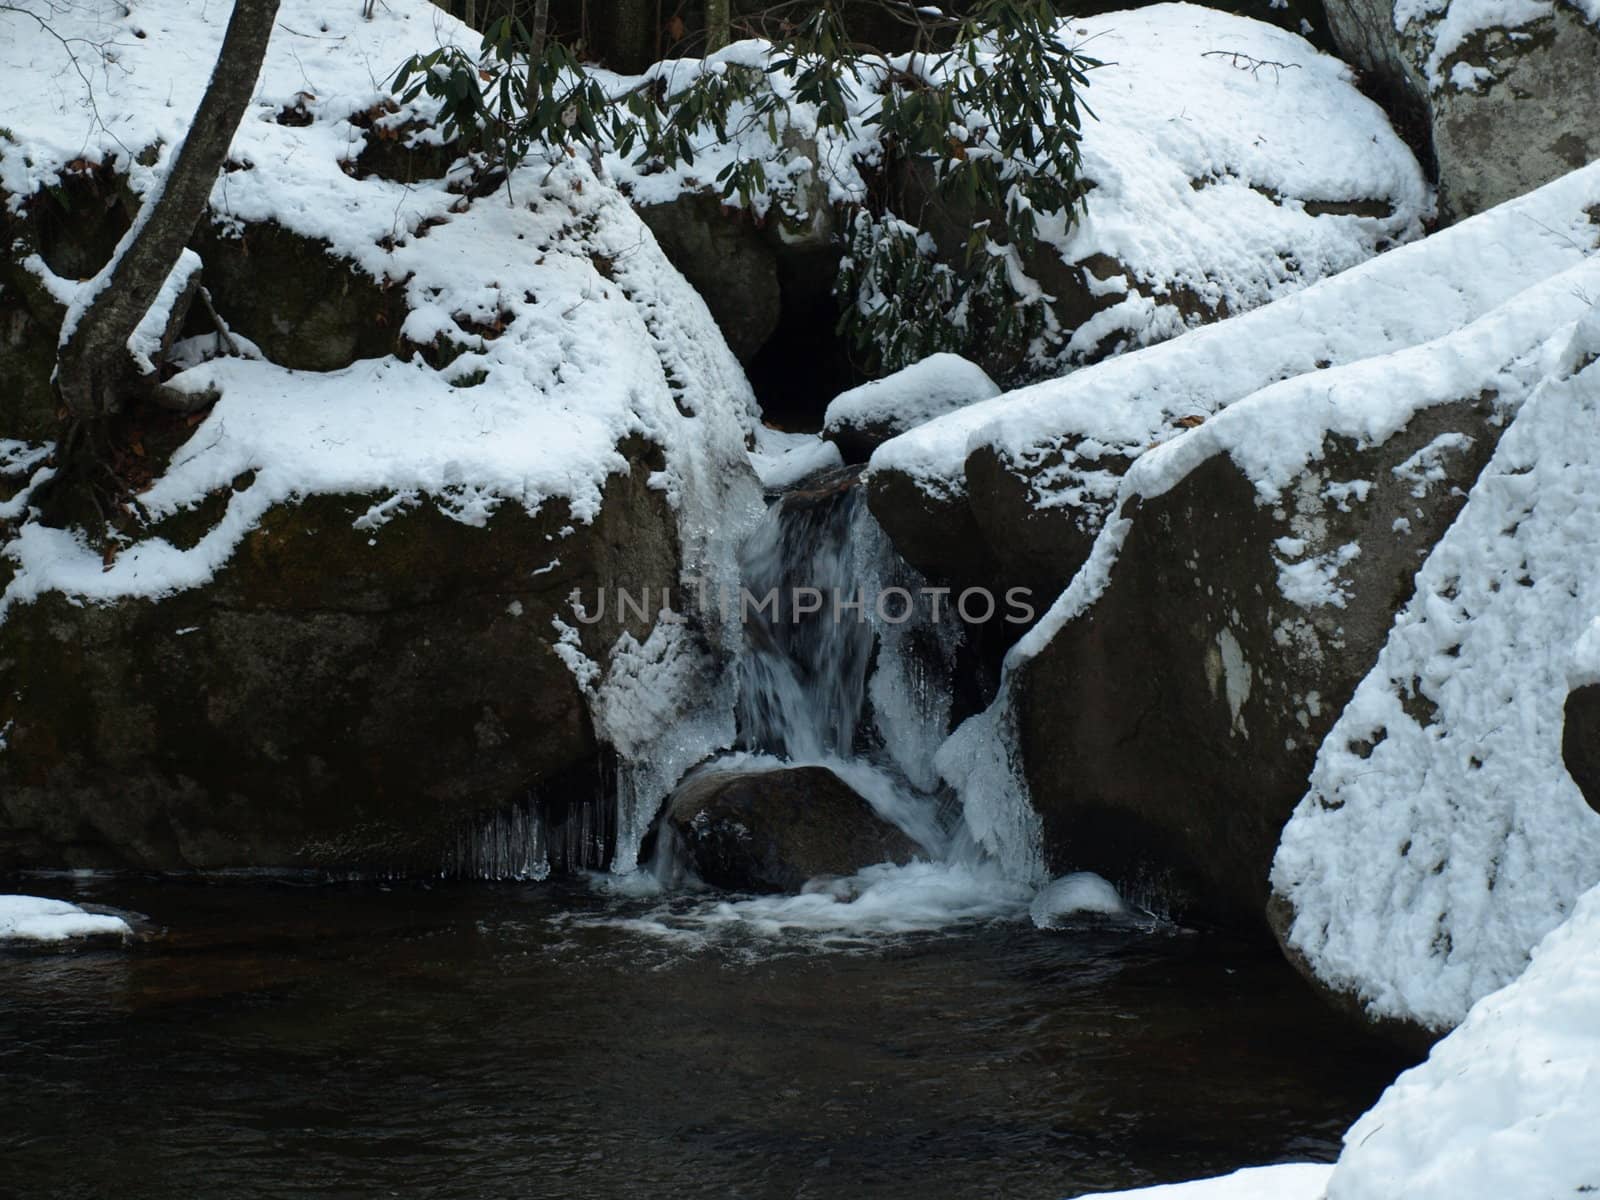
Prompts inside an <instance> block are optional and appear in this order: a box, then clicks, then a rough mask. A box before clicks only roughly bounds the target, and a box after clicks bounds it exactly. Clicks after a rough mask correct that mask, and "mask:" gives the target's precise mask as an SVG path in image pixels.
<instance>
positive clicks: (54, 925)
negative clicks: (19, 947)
mask: <svg viewBox="0 0 1600 1200" xmlns="http://www.w3.org/2000/svg"><path fill="white" fill-rule="evenodd" d="M118 934H120V935H122V936H124V937H128V936H131V935H132V934H133V930H132V929H130V928H129V927H128V923H127V922H126V921H124V920H123V919H122V918H121V917H113V916H109V915H106V914H102V913H90V912H85V911H84V910H83V909H81V908H79V907H78V906H77V905H76V904H68V903H67V902H66V901H65V900H47V899H45V898H44V897H43V896H0V943H3V942H6V941H13V940H14V941H27V942H63V941H66V940H67V939H68V938H80V937H105V936H108V935H118Z"/></svg>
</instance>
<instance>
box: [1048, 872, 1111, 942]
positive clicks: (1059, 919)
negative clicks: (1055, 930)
mask: <svg viewBox="0 0 1600 1200" xmlns="http://www.w3.org/2000/svg"><path fill="white" fill-rule="evenodd" d="M1127 911H1128V906H1127V904H1126V903H1124V902H1123V899H1122V897H1121V896H1120V895H1119V894H1118V893H1117V889H1116V888H1114V887H1112V886H1111V884H1110V883H1109V882H1108V881H1106V880H1105V879H1102V878H1101V877H1100V876H1098V875H1096V874H1095V873H1094V872H1092V871H1074V872H1072V873H1071V874H1070V875H1063V876H1062V877H1061V878H1060V879H1052V880H1051V881H1050V882H1049V883H1047V884H1045V885H1044V887H1042V888H1040V889H1039V892H1038V894H1037V895H1035V896H1034V898H1033V903H1032V904H1030V905H1028V916H1029V917H1030V918H1031V919H1032V921H1033V923H1034V924H1035V925H1036V926H1038V927H1039V928H1040V929H1049V928H1051V927H1053V926H1055V925H1059V924H1062V923H1063V922H1064V921H1066V920H1068V919H1069V918H1072V917H1076V916H1082V915H1086V914H1087V915H1094V916H1102V917H1114V916H1121V915H1122V914H1123V913H1126V912H1127Z"/></svg>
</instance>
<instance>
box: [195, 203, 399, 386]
mask: <svg viewBox="0 0 1600 1200" xmlns="http://www.w3.org/2000/svg"><path fill="white" fill-rule="evenodd" d="M194 245H195V249H196V250H197V251H198V252H199V254H200V257H201V259H202V260H203V261H204V262H205V282H206V287H207V288H208V289H210V291H211V295H212V297H213V299H214V300H215V301H216V304H217V308H218V309H219V310H220V311H222V312H223V313H226V314H227V319H228V322H229V324H230V326H231V327H232V328H234V329H236V330H238V332H240V333H242V334H244V335H245V337H247V338H249V339H250V340H251V341H253V342H254V343H255V344H256V345H257V346H259V347H261V350H262V352H263V353H264V354H265V355H266V356H267V357H268V358H269V359H271V360H272V361H273V362H275V363H278V364H280V365H281V366H285V367H291V368H293V369H295V370H301V371H336V370H338V369H339V368H341V367H348V366H349V365H350V364H351V363H353V362H355V361H356V360H357V359H361V358H379V357H381V356H383V355H385V354H390V353H392V352H393V351H394V350H395V348H396V345H397V341H398V338H399V333H400V327H401V325H403V324H404V323H405V318H406V303H405V288H404V287H401V286H399V285H398V284H396V283H394V282H393V281H388V280H377V279H374V278H372V277H371V276H370V275H368V274H366V272H364V271H362V270H361V269H360V268H359V267H357V266H355V264H353V263H351V262H348V261H346V260H342V259H340V258H338V257H337V256H335V255H332V254H330V253H329V252H328V247H327V246H326V245H325V244H322V243H319V242H316V241H313V240H312V239H310V238H304V237H301V236H299V235H298V234H295V233H292V232H290V231H289V230H287V229H284V228H283V227H281V226H279V225H274V224H260V225H250V226H246V227H245V228H243V229H236V228H233V227H232V226H230V227H229V228H228V229H223V228H221V227H219V226H218V225H216V224H213V223H212V222H210V221H202V222H201V223H200V228H199V229H197V230H196V232H195V243H194ZM263 262H265V263H270V264H271V269H269V270H262V269H261V263H263Z"/></svg>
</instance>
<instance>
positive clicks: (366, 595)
mask: <svg viewBox="0 0 1600 1200" xmlns="http://www.w3.org/2000/svg"><path fill="white" fill-rule="evenodd" d="M625 449H626V450H629V451H631V453H632V460H633V461H634V463H635V466H634V468H633V469H632V470H631V471H629V472H626V473H621V474H617V475H614V476H612V478H611V479H610V480H609V481H608V482H607V485H606V487H605V490H604V501H603V504H602V507H601V511H600V513H599V515H598V516H597V518H596V519H595V521H594V522H593V523H592V524H589V525H582V524H578V523H577V522H574V521H573V520H572V517H571V514H570V512H569V509H568V507H567V505H566V504H565V503H564V502H549V503H547V504H545V505H544V506H543V507H542V508H541V509H540V510H539V512H538V514H537V515H531V516H530V515H529V514H528V513H527V512H526V511H525V510H523V509H522V508H521V507H520V506H517V505H514V504H506V505H503V506H502V507H501V508H500V509H499V510H498V511H497V512H496V513H495V514H494V515H493V516H492V517H491V518H490V519H489V520H488V522H487V523H486V525H485V526H484V527H482V528H474V527H470V526H468V525H465V524H462V523H460V522H457V521H455V520H453V519H451V518H450V517H449V516H448V515H446V514H445V513H443V512H441V511H440V510H439V509H438V508H437V507H435V506H434V505H433V504H432V503H430V502H424V503H422V504H421V505H419V506H417V507H414V508H411V509H406V510H402V511H401V512H400V513H399V514H398V515H396V516H394V518H393V519H392V520H391V521H390V522H389V523H388V524H385V525H383V526H382V527H380V528H377V529H371V528H368V529H357V528H356V527H355V525H354V522H356V521H357V520H358V519H359V518H360V517H361V516H362V515H363V514H365V513H366V512H368V511H369V510H370V509H371V507H372V505H373V503H374V502H375V501H376V500H377V499H379V498H378V497H371V496H319V497H312V498H308V499H306V500H305V501H303V502H302V503H299V504H284V505H280V506H277V507H275V508H273V509H271V510H270V511H269V512H268V513H267V515H266V517H265V518H264V519H263V520H262V521H261V522H260V524H259V526H258V527H257V528H256V529H254V530H253V531H252V532H251V533H250V534H249V535H247V537H246V538H245V539H244V542H243V543H242V545H240V547H239V548H238V549H237V551H236V552H235V553H234V555H233V557H232V558H231V559H230V561H229V562H228V563H227V564H226V565H225V566H224V567H223V568H222V569H221V570H220V571H219V572H218V574H217V576H216V578H215V579H214V580H213V581H212V582H211V583H209V584H208V585H206V586H204V587H200V588H195V589H193V590H190V591H185V592H180V593H178V594H176V595H173V596H170V597H167V598H164V599H159V600H149V599H127V600H122V601H118V602H115V603H110V604H94V605H83V604H79V603H75V602H73V601H69V600H67V599H65V598H63V597H61V596H58V595H50V596H46V597H44V598H42V599H40V600H38V601H36V602H34V603H32V604H28V605H25V606H19V607H16V608H14V609H13V610H12V611H11V613H10V614H9V616H8V618H7V620H6V622H5V624H4V625H0V677H3V678H4V679H5V680H6V687H5V688H4V691H3V693H0V729H3V730H5V736H4V744H3V748H0V869H11V868H19V867H108V866H132V867H139V868H146V869H156V870H177V869H186V868H198V869H218V868H235V867H260V868H290V869H301V868H324V869H330V870H340V871H346V870H348V871H362V872H384V873H389V872H420V873H423V874H431V873H435V872H437V871H438V870H439V869H440V868H441V867H442V866H443V865H444V864H445V861H446V857H447V855H448V853H450V852H451V851H452V850H453V848H454V846H455V844H456V834H457V832H458V831H459V830H460V829H462V828H464V827H466V826H468V825H470V824H471V823H472V822H473V821H474V820H475V819H476V818H478V817H480V816H481V815H483V814H484V813H486V812H488V811H491V810H493V809H496V808H499V807H501V806H503V805H506V804H508V803H511V802H513V801H520V800H521V799H522V798H523V797H524V796H525V795H526V793H527V791H528V790H529V789H530V788H534V787H537V786H538V785H539V784H540V783H541V782H542V781H548V780H550V779H553V778H555V777H557V776H559V775H561V773H563V772H566V771H570V770H573V769H576V768H581V767H582V766H583V765H584V764H585V763H592V762H594V761H595V760H596V758H597V755H598V753H599V748H598V747H597V744H596V739H595V734H594V730H593V728H592V726H591V724H590V719H589V716H588V713H587V709H586V706H585V702H584V698H583V695H582V694H581V692H580V691H579V689H578V687H577V685H576V683H575V682H574V680H573V677H572V675H571V673H570V671H569V670H568V668H567V667H566V665H565V664H564V663H563V662H562V661H561V660H560V659H559V658H558V657H557V656H556V654H555V652H554V650H553V643H554V641H555V638H556V634H555V631H554V629H553V628H552V620H553V619H554V618H555V617H556V616H557V615H559V614H563V613H565V612H566V611H567V605H566V601H567V597H568V596H569V595H570V593H571V591H572V589H574V588H582V589H584V591H585V592H586V593H587V594H591V595H592V594H593V590H594V589H595V588H598V587H612V586H619V585H625V586H627V587H629V588H639V587H643V586H650V587H652V588H662V587H667V586H671V585H674V584H675V583H676V581H677V573H678V561H679V550H678V543H677V535H676V526H675V524H674V518H673V514H672V512H671V510H670V508H669V507H668V505H667V503H666V501H665V499H664V497H663V495H662V493H660V492H659V491H657V490H654V489H652V488H650V487H649V485H648V479H649V475H650V473H651V470H652V465H651V464H652V461H655V462H658V461H659V460H658V459H656V458H655V455H654V454H653V453H651V452H649V450H653V448H648V450H647V449H646V448H641V447H637V446H634V447H625ZM568 525H575V526H576V529H575V531H573V532H571V533H570V534H568V535H565V536H563V534H562V532H561V531H562V529H563V528H564V527H565V526H568ZM625 628H626V629H627V630H628V631H629V632H631V633H633V634H634V635H635V636H636V637H639V638H641V639H642V638H644V637H646V636H647V635H648V632H649V626H648V623H646V622H642V621H640V620H639V619H638V618H637V616H635V617H634V619H633V620H631V621H629V622H627V623H623V622H619V621H618V619H617V615H616V614H614V613H613V614H610V615H608V616H607V618H606V619H604V620H602V621H600V622H599V623H597V624H595V625H592V626H585V627H583V629H582V631H581V632H582V637H583V641H584V650H585V653H587V654H588V655H589V656H590V657H592V658H595V659H597V660H600V661H603V660H604V657H605V651H606V649H607V648H608V647H609V646H610V645H611V644H612V643H613V642H614V641H615V639H616V638H617V636H618V635H619V634H620V633H621V632H622V631H623V630H624V629H625Z"/></svg>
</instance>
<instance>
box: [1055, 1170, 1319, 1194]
mask: <svg viewBox="0 0 1600 1200" xmlns="http://www.w3.org/2000/svg"><path fill="white" fill-rule="evenodd" d="M1332 1172H1333V1168H1332V1167H1328V1166H1323V1165H1321V1164H1320V1163H1284V1164H1283V1165H1281V1166H1276V1167H1250V1168H1247V1169H1245V1170H1243V1171H1235V1172H1234V1173H1233V1174H1232V1175H1223V1176H1220V1177H1219V1178H1216V1179H1197V1180H1194V1181H1192V1182H1190V1183H1172V1184H1166V1185H1163V1186H1161V1187H1152V1188H1137V1189H1135V1190H1134V1191H1131V1192H1096V1193H1094V1195H1093V1197H1089V1196H1083V1197H1079V1200H1323V1190H1324V1189H1325V1188H1326V1187H1327V1185H1328V1177H1329V1175H1330V1174H1332Z"/></svg>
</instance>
